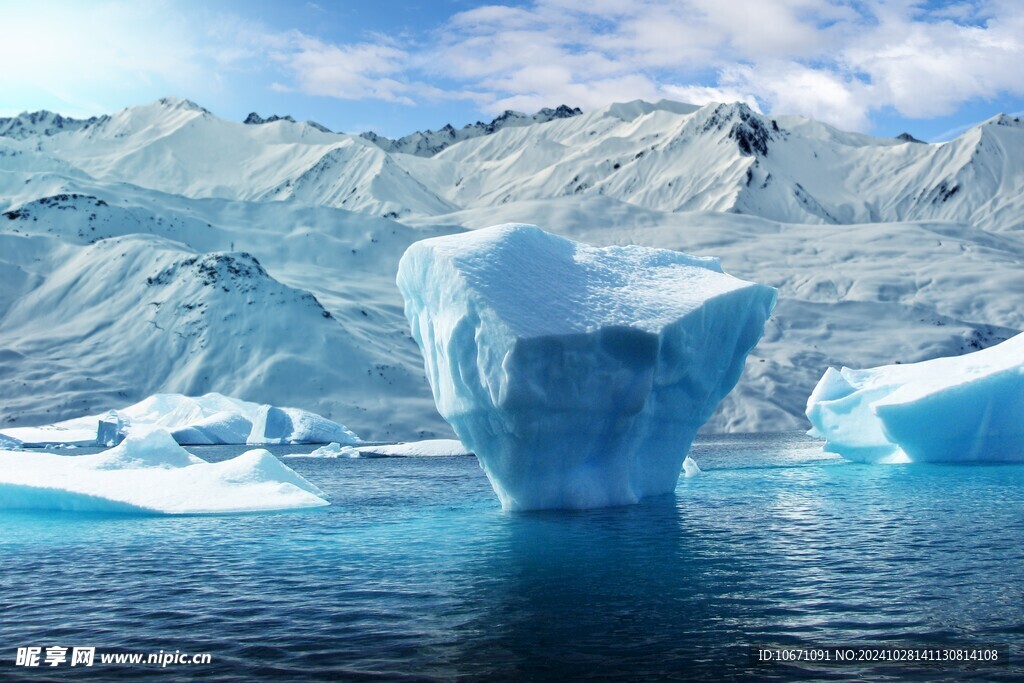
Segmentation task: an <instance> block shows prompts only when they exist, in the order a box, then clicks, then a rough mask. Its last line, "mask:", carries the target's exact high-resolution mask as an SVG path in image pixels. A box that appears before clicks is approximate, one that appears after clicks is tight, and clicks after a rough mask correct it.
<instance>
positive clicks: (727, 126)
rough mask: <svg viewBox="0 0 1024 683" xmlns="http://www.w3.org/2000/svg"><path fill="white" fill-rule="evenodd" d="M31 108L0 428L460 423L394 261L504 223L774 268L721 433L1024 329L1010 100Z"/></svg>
mask: <svg viewBox="0 0 1024 683" xmlns="http://www.w3.org/2000/svg"><path fill="white" fill-rule="evenodd" d="M23 116H27V115H23ZM33 116H34V117H35V120H36V122H37V123H40V122H42V123H41V124H40V125H38V126H36V127H34V128H33V127H31V126H28V125H27V124H22V126H20V127H18V130H19V131H21V132H19V133H18V134H17V135H8V136H6V137H4V136H0V377H2V378H3V380H4V381H3V383H2V384H0V398H2V400H0V424H2V425H4V426H24V425H31V424H41V423H46V422H53V421H56V420H59V419H66V418H72V417H76V416H80V415H84V414H91V413H96V412H101V411H102V410H105V409H106V408H109V407H113V406H118V405H125V404H127V403H130V402H132V401H137V400H140V399H142V398H144V397H145V396H147V395H149V394H151V393H156V392H158V391H164V392H180V393H186V394H191V395H197V394H202V393H206V392H209V391H218V392H222V393H225V394H229V395H233V396H237V397H239V398H242V399H245V400H250V401H257V402H261V403H274V404H284V405H294V406H296V407H300V408H305V409H308V410H312V411H314V412H318V413H321V414H323V415H325V416H328V417H331V418H332V419H335V420H337V421H339V422H342V423H344V424H346V425H348V426H350V427H352V428H353V429H354V430H355V431H356V432H357V433H359V434H360V435H361V436H364V437H365V438H367V439H386V438H411V437H416V436H421V435H439V436H442V435H443V436H447V435H449V434H450V433H449V432H448V430H447V428H446V426H445V424H444V423H443V421H442V420H441V419H440V417H439V416H438V415H437V413H436V411H435V409H434V406H433V401H432V399H431V396H430V392H429V388H428V386H427V383H426V381H425V378H424V376H423V365H422V359H421V357H420V355H419V350H418V349H417V347H416V346H415V344H414V343H413V341H412V339H411V338H410V336H409V333H408V328H407V323H406V321H405V318H404V316H403V314H402V302H401V297H400V296H399V294H398V291H397V289H396V287H395V284H394V277H395V271H396V268H397V264H398V260H399V258H400V256H401V254H402V253H403V252H404V250H405V249H406V247H407V246H408V245H409V244H411V243H412V242H414V241H416V240H418V239H422V238H424V237H429V236H435V235H439V234H446V233H450V232H454V231H459V230H464V229H474V228H479V227H484V226H487V225H493V224H496V223H501V222H507V221H516V222H530V223H535V224H538V225H541V226H542V227H544V228H545V229H547V230H550V231H553V232H556V233H560V234H563V235H566V236H569V237H572V238H574V239H579V240H583V241H588V242H591V243H594V244H613V243H639V244H648V245H652V246H660V247H668V248H673V249H680V250H684V251H688V252H691V253H695V254H699V255H712V256H719V257H721V259H722V264H723V267H724V268H725V270H726V271H727V272H730V273H732V274H734V275H737V276H739V277H742V278H744V279H748V280H753V281H757V282H762V283H764V284H768V285H772V286H775V287H777V288H779V290H780V299H779V304H778V307H777V309H776V312H775V315H774V317H773V318H772V320H770V321H769V323H768V326H767V334H766V337H765V339H764V340H763V341H762V342H761V344H760V345H759V346H758V347H757V348H756V349H755V351H754V352H753V354H752V355H751V357H750V360H749V362H748V364H747V370H746V373H745V375H744V378H743V379H742V380H741V382H740V384H739V385H738V387H737V389H736V390H735V391H734V392H733V393H732V394H731V395H730V396H729V397H727V398H726V400H725V402H724V403H723V405H722V408H721V409H720V410H719V412H718V413H717V414H716V415H715V417H713V418H712V421H711V423H710V424H709V428H710V429H714V430H720V431H725V430H732V431H757V430H772V429H789V428H799V427H803V426H805V421H804V417H803V408H804V401H805V399H806V397H807V395H808V393H809V392H810V390H811V388H813V386H814V383H815V382H816V380H817V379H818V378H819V377H820V376H821V373H822V372H823V371H824V369H825V367H827V366H829V365H841V364H846V365H850V366H853V367H872V366H876V365H880V364H883V363H890V362H895V361H902V362H912V361H919V360H925V359H927V358H932V357H936V356H940V355H950V354H956V353H961V352H964V351H968V350H973V349H975V348H979V347H983V346H988V345H991V344H993V343H996V342H998V341H1000V340H1001V339H1005V338H1007V337H1008V336H1010V335H1012V334H1014V333H1016V332H1018V331H1021V330H1024V313H1022V309H1021V307H1020V306H1019V305H1017V302H1018V300H1019V298H1020V295H1021V293H1024V267H1022V266H1024V218H1022V216H1024V124H1022V122H1021V121H1020V120H1019V119H1017V118H1014V117H1008V116H997V117H994V118H992V119H990V120H989V121H987V122H985V123H983V124H981V125H979V126H976V127H974V128H972V129H970V130H968V131H967V132H965V133H964V134H963V135H961V136H960V137H958V138H957V139H955V140H953V141H950V142H948V143H942V144H922V143H920V142H917V141H913V140H907V139H878V138H872V137H869V136H864V135H859V134H853V133H844V132H842V131H838V130H836V129H834V128H831V127H829V126H826V125H824V124H820V123H817V122H814V121H810V120H806V119H801V118H796V117H783V116H775V117H768V116H763V115H761V114H758V113H757V112H754V111H752V110H751V109H749V108H748V107H746V106H744V105H741V104H731V105H709V106H705V107H696V106H691V105H685V104H679V103H674V102H665V101H663V102H659V103H654V104H652V103H646V102H631V103H625V104H618V105H612V106H610V107H606V108H605V109H602V110H599V111H594V112H588V113H586V114H580V115H573V116H568V117H565V118H558V117H554V118H552V120H549V121H546V122H532V123H531V124H530V125H507V126H504V127H500V126H499V127H497V128H496V129H495V130H494V131H493V132H491V133H489V134H480V135H477V136H475V137H468V138H465V139H461V140H459V141H457V142H455V143H454V144H451V145H449V146H447V147H446V148H445V149H443V150H442V151H440V152H438V153H436V154H434V155H433V156H417V155H415V154H409V153H404V152H388V151H386V150H385V149H382V148H381V147H380V146H378V145H376V144H373V143H372V142H370V141H369V140H366V139H364V138H361V137H359V136H352V135H345V134H337V133H331V132H329V131H325V130H323V129H322V127H318V126H316V125H314V124H311V123H308V122H307V123H299V122H295V121H292V120H289V119H288V118H287V117H278V119H277V120H273V121H270V120H264V119H261V121H263V122H262V123H258V124H257V123H255V122H251V123H250V124H249V125H246V124H244V123H242V122H232V121H226V120H223V119H220V118H218V117H216V116H214V115H213V114H212V113H210V112H209V111H207V110H205V109H203V108H202V107H200V106H198V105H196V104H195V103H192V102H189V101H187V100H180V99H175V98H165V99H163V100H160V101H158V102H155V103H153V104H150V105H146V106H141V107H133V108H130V109H126V110H123V111H121V112H118V113H115V114H113V115H111V116H108V117H100V118H98V119H96V120H94V121H92V122H79V123H82V125H77V124H76V125H70V124H69V123H68V122H67V121H68V120H67V119H62V121H63V123H62V128H61V129H57V128H56V127H55V125H54V124H53V121H55V120H56V117H55V116H54V115H48V114H45V113H43V114H37V115H33ZM19 118H20V117H19ZM271 118H272V117H271ZM8 121H9V120H8ZM46 122H49V123H46ZM12 130H13V129H12ZM463 130H464V129H463Z"/></svg>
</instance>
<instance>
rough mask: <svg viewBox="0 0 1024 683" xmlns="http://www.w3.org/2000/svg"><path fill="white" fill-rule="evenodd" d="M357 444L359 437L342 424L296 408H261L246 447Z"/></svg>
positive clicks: (254, 420) (255, 418)
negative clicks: (249, 445) (261, 445)
mask: <svg viewBox="0 0 1024 683" xmlns="http://www.w3.org/2000/svg"><path fill="white" fill-rule="evenodd" d="M332 442H335V443H339V444H349V445H351V444H356V443H359V442H360V439H359V437H358V436H356V435H355V434H353V433H352V432H351V431H349V430H348V429H347V428H346V427H344V426H343V425H340V424H338V423H337V422H331V421H330V420H328V419H327V418H325V417H321V416H319V415H317V414H316V413H311V412H309V411H306V410H299V409H298V408H278V407H277V406H260V409H259V410H258V411H257V412H256V416H255V417H254V418H253V421H252V431H251V432H250V433H249V438H248V440H247V441H246V443H248V444H298V443H332Z"/></svg>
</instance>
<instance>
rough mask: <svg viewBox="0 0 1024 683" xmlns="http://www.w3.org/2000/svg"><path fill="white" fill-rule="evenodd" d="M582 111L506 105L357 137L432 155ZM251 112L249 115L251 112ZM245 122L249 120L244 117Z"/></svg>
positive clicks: (390, 149) (395, 149)
mask: <svg viewBox="0 0 1024 683" xmlns="http://www.w3.org/2000/svg"><path fill="white" fill-rule="evenodd" d="M582 113H583V111H582V110H580V108H579V107H568V106H566V105H564V104H560V105H558V107H556V108H555V109H551V108H549V107H544V108H543V109H541V110H540V111H539V112H537V113H536V114H533V115H529V114H523V113H522V112H518V111H512V110H511V109H506V110H505V111H504V112H502V113H501V114H499V115H498V116H497V117H495V118H494V119H493V120H492V121H491V122H490V123H484V122H483V121H477V122H476V123H469V124H466V125H465V126H463V127H462V128H459V129H456V128H455V127H454V126H452V124H450V123H449V124H448V125H446V126H444V127H443V128H441V129H440V130H424V131H417V132H415V133H411V134H409V135H406V136H403V137H400V138H398V139H397V140H392V139H391V138H386V137H384V136H382V135H377V134H376V133H374V132H372V131H371V132H367V133H362V134H361V135H360V136H359V137H362V138H366V139H367V140H369V141H370V142H372V143H373V144H375V145H377V146H378V147H380V148H381V149H383V150H384V151H386V152H401V153H402V154H414V155H416V156H419V157H432V156H434V155H435V154H437V153H438V152H440V151H441V150H443V149H447V148H448V147H451V146H452V145H454V144H455V143H456V142H462V141H463V140H469V139H470V138H478V137H481V136H483V135H492V134H494V133H497V132H498V131H499V130H501V129H502V128H510V127H518V126H529V125H532V124H534V123H547V122H548V121H554V120H555V119H568V118H572V117H573V116H579V115H581V114H582ZM250 116H252V115H251V114H250ZM246 123H248V120H247V121H246Z"/></svg>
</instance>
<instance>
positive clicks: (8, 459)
mask: <svg viewBox="0 0 1024 683" xmlns="http://www.w3.org/2000/svg"><path fill="white" fill-rule="evenodd" d="M329 504H330V503H329V502H328V500H327V497H326V496H325V495H324V493H323V492H322V491H320V489H318V488H317V487H316V486H314V485H313V484H311V483H309V482H308V481H306V480H305V479H303V478H302V477H301V476H299V475H298V474H296V473H295V472H294V471H293V470H291V469H290V468H288V467H286V466H285V465H284V464H282V463H281V462H280V461H279V460H278V459H277V458H275V457H274V456H273V455H271V454H270V453H269V452H268V451H265V450H262V449H260V450H251V451H248V452H247V453H243V454H242V455H239V456H237V457H235V458H232V459H230V460H225V461H223V462H216V463H210V462H206V461H205V460H202V459H201V458H198V457H196V456H194V455H192V454H190V453H189V452H188V451H186V450H185V449H183V448H182V447H181V446H179V445H178V444H177V442H175V441H174V439H173V438H172V437H171V435H170V434H169V433H168V432H167V431H166V430H163V429H159V428H157V429H152V430H150V431H147V432H143V433H136V434H130V435H129V436H128V437H127V438H126V439H125V440H124V441H122V442H121V444H120V445H118V446H116V447H114V448H112V449H110V450H107V451H103V452H102V453H96V454H93V455H79V456H71V455H58V454H55V453H38V452H37V453H29V452H25V451H18V452H12V451H0V510H25V509H28V510H66V511H81V512H85V511H88V512H134V513H149V514H217V513H236V512H264V511H272V510H290V509H300V508H311V507H320V506H324V505H329Z"/></svg>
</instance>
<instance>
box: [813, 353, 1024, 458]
mask: <svg viewBox="0 0 1024 683" xmlns="http://www.w3.org/2000/svg"><path fill="white" fill-rule="evenodd" d="M807 417H808V419H810V421H811V424H812V425H813V429H812V430H811V434H812V435H814V436H818V437H821V438H824V439H825V440H826V443H825V449H826V450H828V451H831V452H834V453H838V454H840V455H842V456H843V457H845V458H847V459H849V460H855V461H859V462H887V463H897V462H1024V334H1019V335H1017V336H1015V337H1012V338H1011V339H1008V340H1007V341H1004V342H1002V343H1001V344H997V345H996V346H992V347H990V348H987V349H984V350H981V351H976V352H974V353H970V354H967V355H965V356H957V357H950V358H936V359H934V360H929V361H924V362H921V363H911V364H906V365H886V366H882V367H878V368H870V369H867V370H851V369H849V368H843V369H842V370H835V369H834V368H829V369H828V370H827V371H826V372H825V374H824V376H823V377H822V378H821V380H820V381H819V382H818V386H816V387H815V389H814V393H812V394H811V396H810V398H808V400H807Z"/></svg>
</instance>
